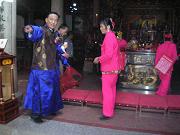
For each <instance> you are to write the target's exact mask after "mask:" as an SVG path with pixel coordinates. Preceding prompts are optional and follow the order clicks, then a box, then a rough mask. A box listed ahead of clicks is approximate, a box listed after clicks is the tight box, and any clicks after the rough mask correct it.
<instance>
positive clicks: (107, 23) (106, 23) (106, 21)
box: [100, 18, 114, 30]
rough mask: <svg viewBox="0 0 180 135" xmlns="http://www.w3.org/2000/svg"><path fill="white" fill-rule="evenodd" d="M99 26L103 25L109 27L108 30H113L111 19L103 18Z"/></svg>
mask: <svg viewBox="0 0 180 135" xmlns="http://www.w3.org/2000/svg"><path fill="white" fill-rule="evenodd" d="M100 24H103V25H105V26H106V27H107V26H108V25H109V26H110V28H111V30H113V29H114V27H113V24H112V20H111V18H105V19H103V20H101V21H100Z"/></svg>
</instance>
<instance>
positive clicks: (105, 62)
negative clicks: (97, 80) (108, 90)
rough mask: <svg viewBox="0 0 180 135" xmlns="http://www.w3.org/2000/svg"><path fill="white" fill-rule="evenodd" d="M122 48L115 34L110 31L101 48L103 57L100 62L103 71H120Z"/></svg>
mask: <svg viewBox="0 0 180 135" xmlns="http://www.w3.org/2000/svg"><path fill="white" fill-rule="evenodd" d="M119 52H120V47H119V45H118V41H117V38H116V36H115V34H114V33H113V32H112V31H110V32H107V33H106V36H105V38H104V41H103V44H102V46H101V56H100V57H99V61H100V64H101V71H113V70H120V54H119Z"/></svg>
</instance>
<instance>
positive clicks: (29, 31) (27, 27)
mask: <svg viewBox="0 0 180 135" xmlns="http://www.w3.org/2000/svg"><path fill="white" fill-rule="evenodd" d="M32 31H33V29H32V27H31V26H30V25H26V26H25V27H24V32H25V33H32Z"/></svg>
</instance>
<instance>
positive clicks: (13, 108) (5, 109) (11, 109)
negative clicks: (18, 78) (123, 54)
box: [0, 52, 19, 124]
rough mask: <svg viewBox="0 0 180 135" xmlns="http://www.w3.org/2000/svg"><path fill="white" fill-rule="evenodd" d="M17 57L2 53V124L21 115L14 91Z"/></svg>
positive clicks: (0, 85) (0, 80) (0, 70)
mask: <svg viewBox="0 0 180 135" xmlns="http://www.w3.org/2000/svg"><path fill="white" fill-rule="evenodd" d="M14 59H15V56H13V55H9V54H7V53H5V52H0V123H3V124H4V123H7V122H9V121H11V120H13V119H15V118H16V117H17V116H18V115H19V106H18V100H17V98H16V97H15V91H14V71H13V70H14V61H15V60H14Z"/></svg>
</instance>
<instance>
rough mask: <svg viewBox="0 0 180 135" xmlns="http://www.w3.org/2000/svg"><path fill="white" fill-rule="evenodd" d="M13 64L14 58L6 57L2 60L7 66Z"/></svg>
mask: <svg viewBox="0 0 180 135" xmlns="http://www.w3.org/2000/svg"><path fill="white" fill-rule="evenodd" d="M11 64H12V60H11V59H4V60H3V61H2V65H3V66H5V65H11Z"/></svg>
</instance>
